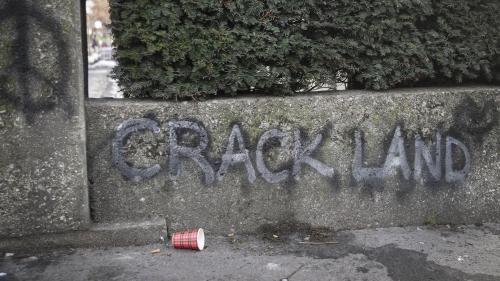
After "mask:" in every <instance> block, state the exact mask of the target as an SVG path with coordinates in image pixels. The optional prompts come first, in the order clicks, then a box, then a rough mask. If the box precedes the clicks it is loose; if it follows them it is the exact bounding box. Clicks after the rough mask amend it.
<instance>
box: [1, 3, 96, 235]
mask: <svg viewBox="0 0 500 281" xmlns="http://www.w3.org/2000/svg"><path fill="white" fill-rule="evenodd" d="M80 8H81V7H80V1H78V0H37V1H32V0H3V1H0V237H17V236H25V235H31V234H39V233H50V232H62V231H67V230H74V229H82V228H86V227H87V226H88V225H89V221H90V216H89V208H88V190H87V170H86V143H85V116H84V107H83V105H84V82H83V81H84V72H83V63H82V61H83V59H82V57H83V56H82V43H81V42H82V34H81V23H80V20H81V14H80V13H81V10H80Z"/></svg>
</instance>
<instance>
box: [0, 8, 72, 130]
mask: <svg viewBox="0 0 500 281" xmlns="http://www.w3.org/2000/svg"><path fill="white" fill-rule="evenodd" d="M37 2H38V1H26V0H7V1H6V3H4V5H3V8H2V9H1V10H0V29H1V28H2V26H8V25H7V22H8V23H11V24H12V27H13V28H12V30H11V29H8V30H11V31H13V36H12V37H11V38H9V39H10V40H12V41H11V42H9V44H7V45H10V46H11V47H10V50H7V51H8V54H9V55H10V57H9V59H10V63H9V65H7V66H6V67H4V68H2V69H0V95H1V97H2V98H3V99H5V100H7V101H8V102H10V103H12V104H13V105H15V106H16V107H17V108H19V109H21V110H22V111H23V113H24V114H25V116H26V118H27V120H28V121H30V122H31V121H33V120H34V118H35V117H36V114H37V113H39V112H42V111H49V110H52V109H54V108H55V107H59V108H61V109H62V110H64V112H65V113H66V114H67V116H68V117H70V116H71V115H72V113H73V106H72V104H71V101H69V100H68V95H67V91H68V87H69V80H68V79H67V77H66V76H67V75H70V73H71V61H72V60H71V57H70V54H69V45H68V43H67V40H66V39H65V38H64V34H65V33H64V32H63V30H62V28H61V25H60V23H59V22H58V20H57V19H54V18H52V17H50V16H49V15H47V13H46V12H44V11H43V9H41V8H40V7H38V5H39V3H37ZM34 28H36V32H35V30H33V29H34ZM2 32H4V31H2ZM34 34H37V35H36V37H37V38H33V37H34ZM46 35H48V36H46ZM42 38H45V39H42ZM47 38H49V39H48V41H47V42H49V41H50V43H47V42H44V43H43V44H42V45H41V46H38V48H39V49H38V50H37V47H36V46H37V45H36V42H41V41H43V40H47ZM44 47H45V48H44ZM37 52H38V54H39V56H37V55H36V54H37ZM42 56H45V57H48V56H50V57H53V58H54V61H55V62H54V63H53V64H54V65H52V66H47V65H43V67H38V66H36V65H35V64H34V63H33V62H34V60H35V58H37V59H38V58H41V57H42ZM40 68H43V69H40ZM49 69H50V70H49ZM48 70H49V71H48ZM49 72H50V73H51V74H52V75H48V73H49ZM42 93H43V94H42Z"/></svg>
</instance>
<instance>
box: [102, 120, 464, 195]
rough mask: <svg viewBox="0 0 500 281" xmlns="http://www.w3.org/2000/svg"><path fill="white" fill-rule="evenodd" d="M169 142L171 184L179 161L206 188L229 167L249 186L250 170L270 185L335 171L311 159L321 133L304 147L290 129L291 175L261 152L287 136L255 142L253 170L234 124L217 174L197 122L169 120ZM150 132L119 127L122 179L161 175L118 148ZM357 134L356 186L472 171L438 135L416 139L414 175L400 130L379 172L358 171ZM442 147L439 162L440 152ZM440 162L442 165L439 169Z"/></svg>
mask: <svg viewBox="0 0 500 281" xmlns="http://www.w3.org/2000/svg"><path fill="white" fill-rule="evenodd" d="M167 129H168V132H169V134H168V138H169V152H170V155H169V160H168V169H169V174H170V177H171V179H173V180H175V179H177V178H178V177H179V176H180V175H181V160H182V158H187V159H190V160H192V161H194V162H195V163H196V164H197V165H198V166H199V167H200V168H201V170H202V172H203V175H204V177H203V182H204V183H205V184H207V185H209V184H212V183H214V182H215V180H218V181H221V180H222V179H223V178H224V176H225V174H226V173H227V171H228V169H229V167H231V166H234V165H242V166H244V167H245V169H246V174H247V180H248V182H249V183H250V184H253V183H255V181H256V179H257V176H256V172H255V168H256V169H257V171H258V172H259V173H260V175H261V176H262V178H263V179H264V180H265V181H266V182H268V183H271V184H278V183H281V182H283V181H286V180H288V179H289V178H290V176H292V177H293V178H294V179H299V178H300V175H301V170H302V166H303V165H304V164H307V165H309V166H310V167H311V168H313V169H315V170H316V171H318V172H319V173H320V174H321V175H322V176H325V177H328V178H332V177H333V176H334V175H335V169H334V168H333V167H329V166H328V165H326V164H325V163H322V162H321V161H319V160H317V159H315V158H313V154H314V152H315V151H316V150H317V149H318V148H319V146H320V145H321V142H322V140H323V134H322V133H318V134H316V135H315V136H313V138H312V140H311V141H310V142H309V143H308V144H306V141H305V140H304V139H303V136H302V135H301V133H300V130H295V131H294V134H293V151H292V154H293V166H292V167H291V168H290V170H286V169H285V170H281V171H271V170H270V169H269V168H268V167H267V166H266V163H265V160H264V153H265V149H266V147H269V146H270V145H276V144H275V143H274V142H272V140H278V141H279V146H280V147H285V146H287V144H288V143H289V139H290V137H289V136H288V135H287V134H285V133H283V132H282V131H280V130H278V129H272V130H269V131H266V132H264V133H263V134H262V136H261V137H260V138H259V141H258V143H257V147H256V151H255V168H254V165H253V164H252V159H251V157H250V155H251V153H250V151H249V150H248V149H247V146H246V144H245V140H244V137H243V134H242V133H241V128H240V126H239V125H234V126H233V127H232V129H231V133H230V135H229V137H228V142H227V147H226V151H225V153H224V154H223V155H222V161H221V165H220V167H219V169H218V171H217V172H215V171H214V169H213V167H212V165H211V164H210V162H209V161H208V160H207V158H206V157H205V153H206V151H207V149H208V144H209V136H208V133H207V131H206V129H205V128H204V127H203V125H202V124H201V123H199V122H194V121H187V120H184V121H170V122H168V125H167ZM145 130H149V131H152V132H154V133H155V134H158V133H159V132H160V128H159V126H158V123H157V122H156V121H154V120H150V119H145V118H140V119H130V120H127V121H125V122H123V123H122V124H121V125H120V126H119V127H118V129H117V133H116V136H115V138H114V139H113V142H112V157H113V164H114V166H115V167H117V169H118V170H119V171H120V172H121V173H122V175H124V176H125V177H126V178H127V179H129V180H133V181H140V180H145V179H149V178H152V177H153V176H155V175H156V174H158V173H159V172H160V165H158V164H155V165H153V166H152V167H148V168H144V169H138V168H134V167H131V166H130V165H129V164H128V163H127V162H126V161H125V159H124V157H123V155H122V151H121V150H122V148H123V146H124V145H125V143H126V142H127V140H128V139H129V137H130V135H131V134H133V133H135V132H137V131H145ZM181 131H190V132H192V133H194V134H196V136H197V141H196V143H195V144H193V145H192V146H185V145H181V144H179V133H180V132H181ZM361 136H362V132H360V131H355V133H354V157H353V161H352V176H353V177H354V179H355V180H356V181H357V182H358V183H360V184H363V183H373V182H383V180H384V179H386V178H389V177H394V176H396V175H398V174H400V175H401V176H402V178H403V179H404V180H406V181H410V180H412V179H413V180H415V181H416V182H419V183H421V184H425V183H428V182H439V181H441V179H442V178H443V170H444V180H445V181H446V182H447V183H458V184H462V183H464V182H465V180H466V178H467V175H468V174H469V173H470V170H471V156H470V152H469V150H468V148H467V146H466V145H465V144H464V143H462V142H461V141H459V140H457V139H455V138H453V137H450V136H448V137H446V143H445V144H443V143H442V142H443V138H442V136H441V133H439V132H437V133H436V137H435V143H434V144H432V145H427V144H426V142H425V141H424V140H423V139H422V137H421V136H420V135H418V134H417V135H416V136H415V154H414V157H415V158H414V162H413V164H414V167H413V168H414V170H413V171H412V170H411V168H410V165H409V161H408V157H407V151H406V147H405V138H404V136H403V134H402V132H401V128H400V127H399V126H397V127H396V129H395V130H394V135H393V137H392V140H391V143H390V146H389V148H388V150H387V155H386V157H385V161H384V163H383V165H382V166H381V167H363V140H362V137H361ZM443 148H445V153H444V161H443V159H442V158H443V153H442V150H443ZM458 150H459V151H461V153H462V154H463V159H464V161H463V163H462V164H461V167H460V168H457V167H454V163H453V159H454V157H453V156H454V155H453V154H454V153H456V152H457V151H458ZM443 163H444V165H443Z"/></svg>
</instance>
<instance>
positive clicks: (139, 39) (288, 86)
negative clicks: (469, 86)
mask: <svg viewBox="0 0 500 281" xmlns="http://www.w3.org/2000/svg"><path fill="white" fill-rule="evenodd" d="M110 6H111V17H112V29H113V33H114V37H115V45H116V48H117V52H116V58H117V60H118V61H119V66H118V67H116V69H115V76H116V77H117V78H118V79H119V83H120V85H121V86H122V87H123V88H124V90H125V94H126V96H128V97H137V98H162V99H185V98H197V97H201V96H210V95H236V94H242V93H248V92H254V93H266V94H287V93H294V92H297V91H304V90H307V89H310V88H311V87H314V86H315V85H321V84H333V83H334V82H335V81H337V80H339V79H344V78H345V77H347V78H348V80H349V83H350V85H351V86H353V87H357V88H367V89H375V90H381V89H388V88H393V87H401V86H415V85H419V84H432V85H435V84H460V83H464V82H481V83H485V82H491V83H499V82H500V1H499V0H330V1H329V0H301V1H299V0H111V1H110ZM339 74H343V75H339Z"/></svg>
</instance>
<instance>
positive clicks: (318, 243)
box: [299, 241, 339, 245]
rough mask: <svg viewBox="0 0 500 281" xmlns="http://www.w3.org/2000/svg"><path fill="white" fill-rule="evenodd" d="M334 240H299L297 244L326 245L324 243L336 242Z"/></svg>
mask: <svg viewBox="0 0 500 281" xmlns="http://www.w3.org/2000/svg"><path fill="white" fill-rule="evenodd" d="M338 243H339V242H336V241H323V242H309V241H301V242H299V244H302V245H326V244H338Z"/></svg>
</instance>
